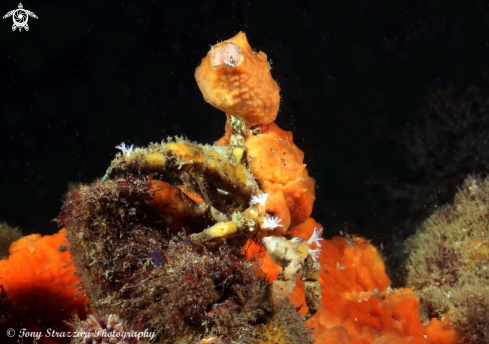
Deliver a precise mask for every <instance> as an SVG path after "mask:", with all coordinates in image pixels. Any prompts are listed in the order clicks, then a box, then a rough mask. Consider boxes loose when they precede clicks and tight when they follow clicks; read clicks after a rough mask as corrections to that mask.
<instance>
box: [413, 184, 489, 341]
mask: <svg viewBox="0 0 489 344" xmlns="http://www.w3.org/2000/svg"><path fill="white" fill-rule="evenodd" d="M488 218H489V180H487V179H486V180H482V179H480V178H475V177H469V178H467V179H466V180H465V182H464V184H463V186H462V188H461V189H460V190H459V192H458V193H457V194H456V196H455V200H454V203H453V204H452V205H446V206H444V207H442V208H441V209H439V210H438V211H437V212H436V213H435V214H433V215H432V216H431V217H430V218H429V219H428V220H426V221H425V222H424V223H423V225H422V226H421V228H420V229H419V230H418V232H417V233H416V234H415V235H414V236H412V237H411V238H410V239H409V240H408V242H407V245H406V248H407V252H408V253H409V260H408V263H407V265H406V275H405V276H406V284H407V285H409V286H411V287H412V288H413V289H415V290H417V292H418V295H419V296H420V298H421V301H422V315H423V318H425V319H429V318H430V317H433V316H440V315H443V314H448V315H449V316H450V319H451V320H452V322H453V323H454V324H455V325H456V328H458V330H459V332H460V333H461V337H462V338H461V339H462V340H463V341H464V342H467V343H481V344H482V343H489V287H488V282H489V233H488V229H489V225H488V224H489V223H488Z"/></svg>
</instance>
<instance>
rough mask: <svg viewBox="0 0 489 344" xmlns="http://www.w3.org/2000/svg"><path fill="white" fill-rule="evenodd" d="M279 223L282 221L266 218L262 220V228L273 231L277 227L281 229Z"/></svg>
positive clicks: (276, 218)
mask: <svg viewBox="0 0 489 344" xmlns="http://www.w3.org/2000/svg"><path fill="white" fill-rule="evenodd" d="M280 222H282V219H279V218H278V217H266V218H265V220H263V228H269V229H275V228H277V227H283V225H281V224H280Z"/></svg>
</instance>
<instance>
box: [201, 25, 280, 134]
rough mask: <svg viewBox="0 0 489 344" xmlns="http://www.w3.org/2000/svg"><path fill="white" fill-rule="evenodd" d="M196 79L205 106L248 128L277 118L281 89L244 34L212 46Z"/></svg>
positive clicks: (265, 57)
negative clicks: (226, 114)
mask: <svg viewBox="0 0 489 344" xmlns="http://www.w3.org/2000/svg"><path fill="white" fill-rule="evenodd" d="M195 79H196V80H197V84H198V85H199V88H200V90H201V92H202V95H203V96H204V100H205V101H206V102H208V103H209V104H211V105H212V106H214V107H216V108H218V109H219V110H222V111H224V112H226V113H228V114H230V115H233V116H234V117H236V118H238V119H240V120H242V121H243V122H245V123H246V124H247V125H248V126H255V125H259V124H267V123H271V122H273V121H275V118H276V117H277V112H278V108H279V103H280V96H279V90H280V89H279V87H278V85H277V83H276V82H275V80H273V78H272V75H271V74H270V67H269V65H268V62H267V55H266V54H265V53H263V52H261V51H260V52H259V53H255V52H253V50H251V47H250V45H249V43H248V40H247V39H246V34H245V33H244V32H240V33H238V34H237V35H236V36H234V37H233V38H231V39H229V40H227V41H224V42H221V43H219V44H216V45H214V46H213V47H212V48H211V50H210V51H209V52H208V53H207V55H206V57H204V58H203V59H202V63H201V65H200V66H199V67H197V69H196V70H195Z"/></svg>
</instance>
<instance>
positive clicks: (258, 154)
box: [245, 123, 316, 226]
mask: <svg viewBox="0 0 489 344" xmlns="http://www.w3.org/2000/svg"><path fill="white" fill-rule="evenodd" d="M245 146H246V149H247V152H248V153H247V154H248V161H249V162H248V164H249V166H250V169H251V171H252V172H253V174H254V175H255V177H256V179H257V180H258V182H259V183H260V186H261V187H262V189H263V191H265V192H267V193H270V194H273V193H275V192H277V191H279V190H280V191H282V192H283V194H284V197H285V202H286V203H287V207H288V208H289V211H290V216H291V225H292V226H294V225H297V224H299V223H301V222H303V221H305V220H306V219H307V218H308V217H309V216H310V215H311V212H312V205H313V203H314V200H315V199H316V197H315V195H314V194H315V192H314V184H315V180H314V178H312V177H309V174H308V173H307V170H306V165H305V164H304V163H303V161H304V153H303V152H302V151H301V150H300V149H299V148H298V147H297V146H296V145H295V144H294V141H293V140H292V133H291V132H290V131H285V130H282V129H280V128H279V127H278V126H277V125H276V124H275V123H271V124H269V125H267V126H262V128H261V134H260V135H256V136H255V135H249V136H247V137H246V139H245Z"/></svg>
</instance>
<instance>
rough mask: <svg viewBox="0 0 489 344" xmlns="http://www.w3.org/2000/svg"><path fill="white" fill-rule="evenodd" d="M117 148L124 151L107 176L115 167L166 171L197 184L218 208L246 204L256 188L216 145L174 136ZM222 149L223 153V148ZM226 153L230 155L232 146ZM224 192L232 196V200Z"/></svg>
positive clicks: (116, 168)
mask: <svg viewBox="0 0 489 344" xmlns="http://www.w3.org/2000/svg"><path fill="white" fill-rule="evenodd" d="M119 148H120V149H122V151H123V152H122V154H119V155H118V156H117V157H116V159H114V161H113V162H112V164H111V166H110V167H109V169H108V170H107V173H106V176H109V175H110V174H112V173H114V172H116V171H119V172H124V171H128V172H130V171H151V170H158V171H166V172H168V173H170V174H172V175H174V176H176V177H178V178H180V179H181V180H182V181H183V182H184V183H187V184H188V185H192V186H196V187H197V188H198V189H199V190H200V192H201V194H202V197H203V198H204V200H205V201H206V202H207V203H208V204H209V205H211V206H213V207H214V208H216V209H217V210H219V211H221V212H224V211H229V210H230V209H232V208H233V207H234V208H236V207H237V206H239V204H247V203H248V202H249V201H250V199H251V197H252V195H253V193H256V192H257V191H258V190H259V188H258V185H257V183H256V182H255V180H254V178H253V176H252V174H251V173H250V172H249V171H248V170H247V169H246V167H245V166H244V165H241V164H239V163H235V162H233V161H231V160H230V159H228V158H227V157H226V156H225V155H224V154H222V153H221V152H218V150H217V149H216V148H215V147H211V146H205V145H200V144H197V143H192V142H189V141H186V140H183V139H177V140H176V142H166V143H165V142H163V143H160V144H151V145H150V146H149V147H148V148H136V149H132V147H131V148H129V149H128V148H126V147H125V145H121V146H120V147H119ZM221 151H222V152H223V153H225V154H226V149H225V148H222V149H221ZM229 154H230V155H231V156H232V150H230V152H229ZM105 179H106V177H104V180H105ZM220 191H221V192H220ZM222 191H224V192H222ZM227 194H230V195H232V196H235V197H234V200H230V199H229V197H227ZM236 198H237V200H236ZM233 202H234V204H231V203H233Z"/></svg>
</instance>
